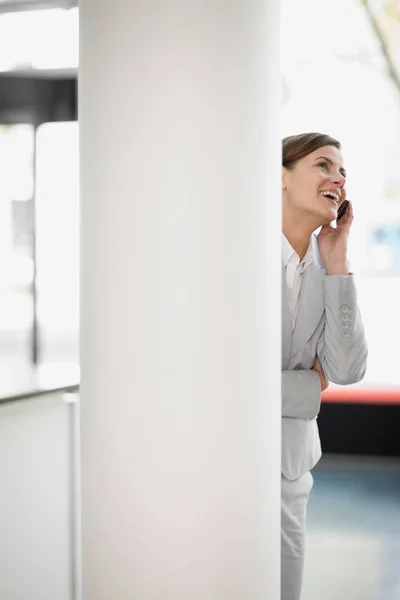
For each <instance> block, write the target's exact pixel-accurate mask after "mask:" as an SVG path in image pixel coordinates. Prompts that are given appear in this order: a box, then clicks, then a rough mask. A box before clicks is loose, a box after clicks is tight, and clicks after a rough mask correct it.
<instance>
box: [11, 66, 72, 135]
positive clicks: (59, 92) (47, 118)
mask: <svg viewBox="0 0 400 600" xmlns="http://www.w3.org/2000/svg"><path fill="white" fill-rule="evenodd" d="M77 117H78V115H77V82H76V79H75V78H68V79H55V78H54V79H51V78H36V77H35V78H34V77H27V76H18V77H17V76H11V75H0V123H2V124H13V123H32V124H35V125H39V124H40V123H45V122H51V121H75V120H76V119H77Z"/></svg>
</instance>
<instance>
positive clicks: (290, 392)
mask: <svg viewBox="0 0 400 600" xmlns="http://www.w3.org/2000/svg"><path fill="white" fill-rule="evenodd" d="M320 406H321V380H320V378H319V375H318V373H317V372H316V371H314V370H313V369H305V370H293V371H282V417H290V418H293V419H315V418H316V417H317V416H318V413H319V410H320Z"/></svg>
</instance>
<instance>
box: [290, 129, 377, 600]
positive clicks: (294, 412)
mask: <svg viewBox="0 0 400 600" xmlns="http://www.w3.org/2000/svg"><path fill="white" fill-rule="evenodd" d="M340 150H341V148H340V143H339V142H338V141H337V140H335V139H333V138H331V137H330V136H328V135H324V134H320V133H306V134H302V135H295V136H290V137H287V138H285V139H284V140H283V167H282V202H283V236H282V241H283V302H282V310H283V313H282V476H281V484H282V586H281V587H282V592H281V600H299V599H300V595H301V585H302V576H303V563H304V536H305V520H306V506H307V501H308V497H309V493H310V491H311V488H312V481H313V479H312V476H311V473H310V471H311V469H312V468H313V467H314V466H315V464H316V463H317V462H318V460H319V459H320V457H321V446H320V441H319V435H318V427H317V421H316V418H317V415H318V413H319V409H320V403H321V392H322V391H323V390H324V389H326V388H327V387H328V380H329V381H331V382H334V383H337V384H341V385H346V384H351V383H356V382H358V381H360V380H361V379H362V378H363V376H364V373H365V370H366V361H367V346H366V341H365V335H364V328H363V325H362V321H361V317H360V312H359V309H358V306H357V299H356V289H355V284H354V280H353V275H352V273H350V269H349V263H348V258H347V245H348V238H349V233H350V228H351V224H352V221H353V206H352V204H351V202H349V203H348V204H347V211H346V213H345V215H344V216H343V217H342V218H341V219H340V220H337V218H338V210H339V208H340V207H341V206H342V205H343V203H345V202H347V201H346V191H345V183H346V171H345V169H344V166H343V158H342V155H341V151H340ZM333 222H336V223H335V226H334V225H333ZM319 228H321V230H320V232H319V234H318V235H315V234H314V232H315V231H316V230H317V229H319Z"/></svg>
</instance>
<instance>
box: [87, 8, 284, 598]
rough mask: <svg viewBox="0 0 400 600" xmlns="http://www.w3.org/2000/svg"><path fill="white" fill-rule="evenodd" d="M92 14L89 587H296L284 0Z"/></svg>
mask: <svg viewBox="0 0 400 600" xmlns="http://www.w3.org/2000/svg"><path fill="white" fill-rule="evenodd" d="M80 27H81V40H80V44H81V50H80V53H81V58H80V83H79V94H80V99H79V110H80V117H79V118H80V134H81V148H80V161H81V253H82V255H81V372H82V380H81V451H82V457H81V458H82V520H83V527H82V538H83V600H111V599H113V600H114V599H115V600H278V599H279V595H280V593H279V571H280V568H279V545H280V395H281V391H280V369H281V350H280V336H281V333H280V330H281V319H280V313H281V291H280V290H281V202H280V197H281V191H280V142H279V135H278V133H279V132H278V114H279V96H280V73H279V60H278V59H279V2H275V0H243V1H240V0H234V1H232V2H226V1H225V0H201V1H191V0H181V1H177V0H176V1H163V2H161V1H159V2H157V1H152V0H143V1H135V2H127V1H125V0H113V2H112V3H111V2H108V1H107V2H106V1H105V0H82V2H81V5H80Z"/></svg>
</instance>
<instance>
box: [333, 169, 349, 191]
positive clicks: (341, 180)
mask: <svg viewBox="0 0 400 600" xmlns="http://www.w3.org/2000/svg"><path fill="white" fill-rule="evenodd" d="M333 182H334V183H335V184H336V185H338V186H340V187H343V186H344V184H345V183H346V177H345V176H344V175H342V173H339V172H338V173H335V174H334V175H333Z"/></svg>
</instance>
